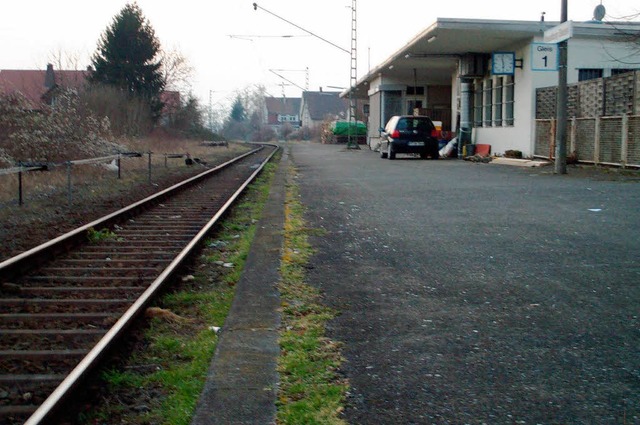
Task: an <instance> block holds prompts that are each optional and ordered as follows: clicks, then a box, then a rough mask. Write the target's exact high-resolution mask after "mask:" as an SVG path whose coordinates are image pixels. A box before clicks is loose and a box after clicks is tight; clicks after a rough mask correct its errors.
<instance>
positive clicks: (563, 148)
mask: <svg viewBox="0 0 640 425" xmlns="http://www.w3.org/2000/svg"><path fill="white" fill-rule="evenodd" d="M561 1H562V10H561V14H560V21H561V22H562V23H564V22H567V0H561ZM567 47H568V40H564V41H561V42H560V43H559V44H558V49H559V51H560V70H559V72H558V99H557V103H556V118H557V120H556V121H557V125H556V152H555V153H556V160H555V164H554V172H555V173H556V174H567V98H568V96H567V56H568V55H567Z"/></svg>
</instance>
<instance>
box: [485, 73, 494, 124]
mask: <svg viewBox="0 0 640 425" xmlns="http://www.w3.org/2000/svg"><path fill="white" fill-rule="evenodd" d="M482 97H483V102H482V103H483V105H484V117H483V119H482V125H483V126H484V127H491V124H492V123H493V80H492V79H486V80H484V87H483V89H482Z"/></svg>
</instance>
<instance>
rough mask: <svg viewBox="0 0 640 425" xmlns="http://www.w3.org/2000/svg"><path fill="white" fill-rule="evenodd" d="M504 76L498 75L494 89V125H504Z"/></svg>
mask: <svg viewBox="0 0 640 425" xmlns="http://www.w3.org/2000/svg"><path fill="white" fill-rule="evenodd" d="M503 81H504V78H502V77H497V78H496V81H495V88H494V89H493V125H494V127H502V107H503V104H502V99H503V90H504V85H503Z"/></svg>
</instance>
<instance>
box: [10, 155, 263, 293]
mask: <svg viewBox="0 0 640 425" xmlns="http://www.w3.org/2000/svg"><path fill="white" fill-rule="evenodd" d="M274 146H275V145H274ZM260 149H262V148H261V147H258V148H256V149H253V150H251V151H249V152H247V153H245V154H243V155H240V156H238V157H236V158H233V159H231V160H229V161H227V162H225V163H223V164H220V165H218V166H217V167H215V168H212V169H210V170H207V171H204V172H202V173H200V174H198V175H196V176H193V177H191V178H189V179H187V180H184V181H182V182H180V183H177V184H175V185H173V186H171V187H168V188H166V189H164V190H161V191H160V192H158V193H155V194H153V195H151V196H148V197H147V198H144V199H142V200H140V201H138V202H135V203H133V204H131V205H129V206H126V207H124V208H122V209H120V210H118V211H115V212H113V213H111V214H108V215H106V216H104V217H101V218H99V219H97V220H94V221H92V222H91V223H88V224H85V225H83V226H81V227H78V228H76V229H74V230H72V231H70V232H67V233H65V234H64V235H61V236H58V237H57V238H55V239H52V240H50V241H47V242H45V243H43V244H41V245H39V246H37V247H34V248H32V249H30V250H28V251H25V252H23V253H21V254H18V255H16V256H14V257H11V258H9V259H7V260H5V261H3V262H1V263H0V282H2V281H7V280H9V279H11V278H12V277H14V276H15V274H16V273H19V272H22V271H24V270H26V269H28V268H33V267H34V266H36V265H37V264H34V261H33V259H34V258H41V257H40V256H42V255H44V253H51V254H52V255H53V254H55V253H56V252H57V251H56V250H60V248H61V247H63V246H65V245H68V244H72V243H75V242H76V241H78V240H79V239H80V238H82V237H84V235H85V234H86V233H87V232H88V231H89V229H92V228H99V227H107V226H109V225H112V224H114V223H116V222H117V221H119V220H120V219H122V218H123V217H126V216H127V215H128V214H134V213H135V212H136V211H138V210H141V209H143V208H144V207H145V206H147V205H149V204H150V203H151V202H152V201H155V200H159V199H163V198H164V197H166V196H168V195H169V194H171V193H172V192H175V191H176V190H178V189H181V188H183V187H185V186H187V185H190V184H192V183H194V182H197V181H200V180H202V179H204V178H206V177H207V176H209V175H210V174H215V173H217V172H218V171H220V170H222V169H223V168H226V167H228V166H230V165H231V164H233V163H235V162H237V161H240V160H242V159H243V158H245V157H247V156H249V155H252V154H254V153H255V152H257V151H258V150H260ZM52 255H47V256H46V257H47V258H50V257H51V256H52Z"/></svg>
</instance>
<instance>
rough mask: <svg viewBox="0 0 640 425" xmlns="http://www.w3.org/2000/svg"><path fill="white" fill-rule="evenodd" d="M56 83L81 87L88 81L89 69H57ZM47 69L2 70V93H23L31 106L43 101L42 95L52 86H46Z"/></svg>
mask: <svg viewBox="0 0 640 425" xmlns="http://www.w3.org/2000/svg"><path fill="white" fill-rule="evenodd" d="M54 74H55V84H56V85H58V86H59V87H64V88H71V89H80V88H81V87H82V86H83V85H84V84H85V82H86V77H87V76H88V71H65V70H62V71H55V72H54ZM46 75H47V71H45V70H14V69H4V70H0V93H2V94H5V95H6V94H13V93H21V94H22V95H23V96H24V97H25V98H26V99H27V101H28V102H29V103H30V104H31V106H33V107H36V106H38V105H39V104H40V103H42V96H43V95H44V94H45V93H47V92H48V91H49V89H50V88H48V87H46V86H45V77H46Z"/></svg>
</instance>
